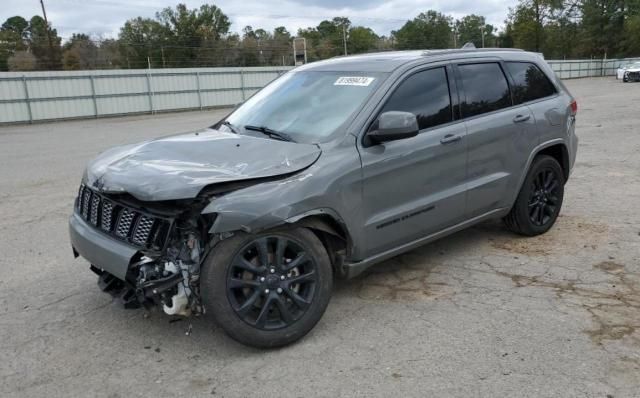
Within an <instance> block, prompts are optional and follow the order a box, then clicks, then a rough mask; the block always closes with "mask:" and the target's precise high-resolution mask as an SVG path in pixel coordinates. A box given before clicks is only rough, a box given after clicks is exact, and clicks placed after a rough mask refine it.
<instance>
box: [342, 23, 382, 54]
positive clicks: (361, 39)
mask: <svg viewBox="0 0 640 398" xmlns="http://www.w3.org/2000/svg"><path fill="white" fill-rule="evenodd" d="M378 40H379V37H378V35H376V34H375V33H374V31H373V30H371V28H365V27H364V26H355V27H353V28H351V29H349V41H348V47H349V53H351V54H358V53H366V52H370V51H372V50H375V49H376V48H377V45H378Z"/></svg>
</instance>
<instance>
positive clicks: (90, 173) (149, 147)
mask: <svg viewBox="0 0 640 398" xmlns="http://www.w3.org/2000/svg"><path fill="white" fill-rule="evenodd" d="M320 153H321V150H320V148H318V147H317V146H316V145H312V144H297V143H293V142H286V141H279V140H274V139H268V138H260V137H252V136H247V135H237V134H233V133H225V132H221V131H218V130H213V129H206V130H202V131H198V132H195V133H188V134H181V135H176V136H170V137H166V138H160V139H156V140H152V141H146V142H143V143H140V144H132V145H124V146H120V147H116V148H112V149H110V150H107V151H105V152H103V153H102V154H100V155H99V156H98V157H97V158H96V159H94V160H93V161H91V162H90V163H89V165H88V166H87V171H86V182H85V183H86V184H87V185H88V186H90V187H94V188H96V189H99V190H101V191H102V192H120V193H122V192H127V193H129V194H131V195H133V196H134V197H136V198H137V199H139V200H143V201H158V200H172V199H188V198H194V197H196V196H197V195H198V193H199V192H200V191H201V190H202V188H204V187H205V186H207V185H210V184H216V183H221V182H230V181H240V180H246V179H253V178H263V177H274V176H278V175H282V174H288V173H292V172H295V171H298V170H301V169H304V168H306V167H308V166H310V165H312V164H313V163H314V162H315V161H316V160H317V159H318V157H319V156H320Z"/></svg>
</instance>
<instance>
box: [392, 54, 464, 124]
mask: <svg viewBox="0 0 640 398" xmlns="http://www.w3.org/2000/svg"><path fill="white" fill-rule="evenodd" d="M388 111H402V112H411V113H413V114H415V115H416V117H417V118H418V127H419V128H420V130H424V129H427V128H430V127H434V126H438V125H440V124H445V123H449V122H451V121H453V112H452V107H451V95H450V93H449V82H448V80H447V72H446V70H445V68H444V67H439V68H434V69H429V70H424V71H421V72H417V73H414V74H413V75H411V76H409V77H408V78H407V79H406V80H405V81H403V82H402V83H400V85H399V86H398V87H397V88H396V90H395V91H394V93H393V94H391V97H389V99H388V100H387V103H386V104H385V105H384V107H383V108H382V110H381V111H380V113H381V114H382V113H384V112H388Z"/></svg>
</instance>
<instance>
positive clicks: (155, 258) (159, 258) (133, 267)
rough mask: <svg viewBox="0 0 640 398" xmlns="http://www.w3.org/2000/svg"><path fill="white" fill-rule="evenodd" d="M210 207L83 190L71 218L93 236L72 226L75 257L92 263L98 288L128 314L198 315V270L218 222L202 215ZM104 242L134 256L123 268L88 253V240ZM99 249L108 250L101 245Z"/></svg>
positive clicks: (121, 263) (201, 203) (203, 202)
mask: <svg viewBox="0 0 640 398" xmlns="http://www.w3.org/2000/svg"><path fill="white" fill-rule="evenodd" d="M207 203H208V200H206V199H203V198H195V199H192V200H180V201H170V202H153V203H151V202H142V201H139V200H137V199H135V198H133V197H132V196H130V195H127V194H104V193H100V192H98V191H97V190H94V189H91V188H89V187H87V186H85V185H82V186H81V187H80V192H79V195H78V198H77V199H76V206H75V212H74V216H73V218H75V219H79V220H76V221H75V223H76V224H78V223H84V224H85V225H83V227H85V228H87V227H88V228H89V230H86V229H85V231H84V233H83V231H80V233H79V234H74V230H77V229H78V226H77V225H73V223H72V233H71V238H72V245H73V248H74V252H75V253H76V254H80V255H82V256H83V257H85V258H87V259H88V260H89V261H90V262H91V270H92V271H94V272H95V273H96V274H98V276H99V279H98V285H99V287H100V288H101V289H102V290H103V291H104V292H107V293H109V294H111V295H112V296H114V297H116V298H117V299H118V300H120V301H121V302H122V303H123V304H124V306H125V308H139V307H141V306H144V307H147V308H149V307H153V306H160V307H161V308H162V309H163V310H164V312H165V313H167V314H169V315H182V316H189V315H191V314H200V313H202V312H203V308H202V305H201V303H200V290H199V278H200V266H201V264H202V261H203V260H204V257H205V255H206V253H207V250H208V247H209V245H210V244H211V240H210V239H209V236H208V233H207V231H208V230H209V228H210V227H211V224H212V222H213V221H214V216H212V215H201V214H200V212H201V211H202V209H203V208H204V207H205V206H206V204H207ZM96 232H97V233H99V234H100V235H99V236H98V235H95V233H96ZM101 238H104V239H109V240H111V241H115V242H114V243H117V244H122V245H125V246H126V247H128V248H130V251H128V252H125V253H128V254H131V253H133V255H131V256H130V258H129V260H128V261H127V263H126V264H125V263H124V261H118V260H117V259H116V260H112V261H110V259H109V258H108V256H106V255H102V256H100V253H99V252H98V253H96V250H91V248H90V247H89V248H88V249H87V244H86V240H96V239H101ZM95 245H96V246H100V247H101V248H103V250H104V248H105V247H107V246H106V245H104V244H103V243H101V242H96V244H95ZM125 246H120V247H121V248H123V247H125ZM83 249H84V250H83ZM107 249H108V247H107ZM114 250H118V249H117V248H116V249H114ZM118 252H119V253H122V252H123V250H122V249H120V250H118Z"/></svg>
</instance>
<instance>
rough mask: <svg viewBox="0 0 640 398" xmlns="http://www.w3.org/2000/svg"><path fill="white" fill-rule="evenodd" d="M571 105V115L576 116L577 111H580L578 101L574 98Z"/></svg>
mask: <svg viewBox="0 0 640 398" xmlns="http://www.w3.org/2000/svg"><path fill="white" fill-rule="evenodd" d="M569 106H571V116H575V115H576V113H578V103H577V102H576V100H573V101H571V104H569Z"/></svg>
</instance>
